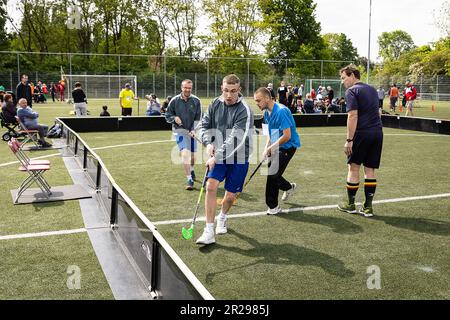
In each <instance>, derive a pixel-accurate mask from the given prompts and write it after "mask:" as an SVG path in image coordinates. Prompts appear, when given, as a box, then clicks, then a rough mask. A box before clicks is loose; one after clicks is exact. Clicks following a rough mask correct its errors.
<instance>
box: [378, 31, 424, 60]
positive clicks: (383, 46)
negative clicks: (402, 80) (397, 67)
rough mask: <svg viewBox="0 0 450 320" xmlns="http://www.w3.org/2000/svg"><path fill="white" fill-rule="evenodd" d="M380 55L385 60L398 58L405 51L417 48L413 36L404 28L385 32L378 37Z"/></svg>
mask: <svg viewBox="0 0 450 320" xmlns="http://www.w3.org/2000/svg"><path fill="white" fill-rule="evenodd" d="M378 45H379V47H380V49H379V52H378V55H379V56H380V57H381V58H383V60H396V59H398V58H399V57H400V55H402V54H403V53H405V52H408V51H411V50H412V49H414V48H415V45H414V42H413V40H412V38H411V36H410V35H409V34H408V33H407V32H405V31H402V30H395V31H392V32H383V33H382V34H381V35H380V36H379V37H378Z"/></svg>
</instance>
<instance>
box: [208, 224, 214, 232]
mask: <svg viewBox="0 0 450 320" xmlns="http://www.w3.org/2000/svg"><path fill="white" fill-rule="evenodd" d="M206 230H208V231H209V232H214V222H213V223H206Z"/></svg>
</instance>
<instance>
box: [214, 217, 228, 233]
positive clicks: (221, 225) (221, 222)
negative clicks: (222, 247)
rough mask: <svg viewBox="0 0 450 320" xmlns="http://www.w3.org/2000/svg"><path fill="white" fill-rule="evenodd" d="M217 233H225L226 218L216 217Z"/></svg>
mask: <svg viewBox="0 0 450 320" xmlns="http://www.w3.org/2000/svg"><path fill="white" fill-rule="evenodd" d="M216 233H217V234H225V233H227V219H226V218H225V219H220V218H217V226H216Z"/></svg>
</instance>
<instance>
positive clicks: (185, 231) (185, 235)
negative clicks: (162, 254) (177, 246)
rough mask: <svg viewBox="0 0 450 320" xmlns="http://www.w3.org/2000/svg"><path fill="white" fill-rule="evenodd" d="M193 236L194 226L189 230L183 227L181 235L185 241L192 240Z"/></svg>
mask: <svg viewBox="0 0 450 320" xmlns="http://www.w3.org/2000/svg"><path fill="white" fill-rule="evenodd" d="M193 234H194V227H193V226H192V227H190V228H187V229H186V228H185V227H183V228H182V229H181V235H182V237H183V239H185V240H189V239H192V236H193Z"/></svg>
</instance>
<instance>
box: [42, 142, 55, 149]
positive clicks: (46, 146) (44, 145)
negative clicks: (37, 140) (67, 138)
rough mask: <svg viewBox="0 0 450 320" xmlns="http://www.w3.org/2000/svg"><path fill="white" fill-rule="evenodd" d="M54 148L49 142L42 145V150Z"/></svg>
mask: <svg viewBox="0 0 450 320" xmlns="http://www.w3.org/2000/svg"><path fill="white" fill-rule="evenodd" d="M51 146H52V144H51V143H48V142H47V141H46V142H43V143H42V144H41V147H42V148H50V147H51Z"/></svg>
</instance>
